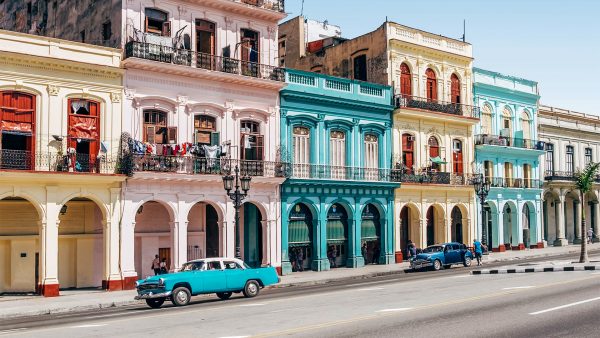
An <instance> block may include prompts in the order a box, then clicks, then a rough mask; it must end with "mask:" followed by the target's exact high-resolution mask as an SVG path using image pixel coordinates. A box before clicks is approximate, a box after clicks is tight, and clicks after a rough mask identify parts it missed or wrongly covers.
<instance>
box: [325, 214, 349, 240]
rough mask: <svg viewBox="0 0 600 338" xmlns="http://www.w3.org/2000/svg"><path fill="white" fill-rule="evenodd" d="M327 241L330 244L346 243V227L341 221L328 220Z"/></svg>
mask: <svg viewBox="0 0 600 338" xmlns="http://www.w3.org/2000/svg"><path fill="white" fill-rule="evenodd" d="M327 241H328V242H345V241H346V227H345V226H344V221H342V220H341V219H329V220H327Z"/></svg>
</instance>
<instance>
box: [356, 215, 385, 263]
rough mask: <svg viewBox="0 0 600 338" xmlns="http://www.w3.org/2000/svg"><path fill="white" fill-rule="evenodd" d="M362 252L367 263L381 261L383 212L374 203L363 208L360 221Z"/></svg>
mask: <svg viewBox="0 0 600 338" xmlns="http://www.w3.org/2000/svg"><path fill="white" fill-rule="evenodd" d="M360 230H361V231H360V233H361V254H362V256H363V258H364V260H365V264H369V263H371V264H377V263H379V256H380V254H381V247H382V245H381V214H380V212H379V210H378V208H377V207H376V206H375V205H373V204H367V205H365V207H364V208H363V211H362V215H361V223H360Z"/></svg>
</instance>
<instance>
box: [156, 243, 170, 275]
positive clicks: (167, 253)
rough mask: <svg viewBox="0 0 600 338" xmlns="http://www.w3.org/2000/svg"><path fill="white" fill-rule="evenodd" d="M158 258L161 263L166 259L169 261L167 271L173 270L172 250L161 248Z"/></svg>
mask: <svg viewBox="0 0 600 338" xmlns="http://www.w3.org/2000/svg"><path fill="white" fill-rule="evenodd" d="M158 258H159V259H160V261H161V262H162V261H163V259H165V260H166V261H167V271H169V270H171V248H159V249H158Z"/></svg>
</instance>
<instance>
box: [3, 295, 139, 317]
mask: <svg viewBox="0 0 600 338" xmlns="http://www.w3.org/2000/svg"><path fill="white" fill-rule="evenodd" d="M138 302H139V301H137V300H133V299H132V300H121V301H106V302H103V303H96V304H89V305H77V306H71V307H57V308H39V309H36V310H31V311H24V312H18V313H8V314H2V315H0V320H6V319H13V318H20V317H34V316H43V315H58V314H69V313H78V312H85V311H91V310H96V309H108V308H116V307H119V306H127V305H132V304H135V303H138Z"/></svg>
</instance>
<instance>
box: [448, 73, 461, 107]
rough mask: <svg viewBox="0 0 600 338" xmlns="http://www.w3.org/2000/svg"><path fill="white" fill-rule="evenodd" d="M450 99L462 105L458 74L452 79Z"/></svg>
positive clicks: (453, 75)
mask: <svg viewBox="0 0 600 338" xmlns="http://www.w3.org/2000/svg"><path fill="white" fill-rule="evenodd" d="M450 82H451V86H450V99H451V101H452V103H460V80H459V79H458V76H456V74H452V76H451V77H450Z"/></svg>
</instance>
